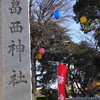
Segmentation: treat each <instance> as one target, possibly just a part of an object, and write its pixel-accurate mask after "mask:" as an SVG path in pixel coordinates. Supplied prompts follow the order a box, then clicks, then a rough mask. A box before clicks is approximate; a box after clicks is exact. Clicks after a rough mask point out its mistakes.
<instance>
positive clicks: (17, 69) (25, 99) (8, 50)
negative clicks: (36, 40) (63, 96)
mask: <svg viewBox="0 0 100 100" xmlns="http://www.w3.org/2000/svg"><path fill="white" fill-rule="evenodd" d="M1 9H2V10H1ZM29 33H30V32H29V14H28V0H0V100H32V90H31V88H32V87H31V69H30V61H31V58H30V34H29ZM1 55H2V56H1ZM3 97H4V98H3Z"/></svg>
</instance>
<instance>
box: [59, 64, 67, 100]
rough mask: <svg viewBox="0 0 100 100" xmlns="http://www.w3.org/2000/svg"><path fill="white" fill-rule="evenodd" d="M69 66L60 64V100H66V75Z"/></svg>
mask: <svg viewBox="0 0 100 100" xmlns="http://www.w3.org/2000/svg"><path fill="white" fill-rule="evenodd" d="M67 71H68V66H67V65H63V64H59V65H58V100H66V93H65V89H66V87H65V86H66V75H67Z"/></svg>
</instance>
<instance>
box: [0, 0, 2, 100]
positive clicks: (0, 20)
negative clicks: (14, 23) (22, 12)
mask: <svg viewBox="0 0 100 100" xmlns="http://www.w3.org/2000/svg"><path fill="white" fill-rule="evenodd" d="M0 100H3V66H2V10H1V0H0Z"/></svg>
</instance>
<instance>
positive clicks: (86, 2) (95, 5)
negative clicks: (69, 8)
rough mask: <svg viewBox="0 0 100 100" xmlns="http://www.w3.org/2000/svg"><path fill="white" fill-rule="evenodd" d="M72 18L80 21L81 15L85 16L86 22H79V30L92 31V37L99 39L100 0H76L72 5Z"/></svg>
mask: <svg viewBox="0 0 100 100" xmlns="http://www.w3.org/2000/svg"><path fill="white" fill-rule="evenodd" d="M74 13H75V14H76V15H75V17H74V19H75V20H76V22H79V21H80V18H81V17H82V16H86V18H87V20H88V21H87V22H86V23H84V24H83V23H80V24H81V30H82V31H84V33H88V32H91V31H94V38H95V39H96V40H97V41H98V44H99V41H100V34H99V33H100V32H99V30H100V0H76V4H75V5H74Z"/></svg>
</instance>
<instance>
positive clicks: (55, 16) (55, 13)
mask: <svg viewBox="0 0 100 100" xmlns="http://www.w3.org/2000/svg"><path fill="white" fill-rule="evenodd" d="M54 18H56V19H58V18H60V12H59V11H55V12H54Z"/></svg>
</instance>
